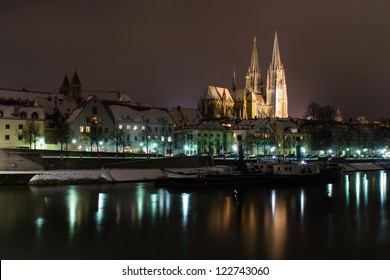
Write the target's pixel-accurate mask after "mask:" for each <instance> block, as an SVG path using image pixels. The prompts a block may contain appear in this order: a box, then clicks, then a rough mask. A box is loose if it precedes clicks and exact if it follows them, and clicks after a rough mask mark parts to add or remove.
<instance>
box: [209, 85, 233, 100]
mask: <svg viewBox="0 0 390 280" xmlns="http://www.w3.org/2000/svg"><path fill="white" fill-rule="evenodd" d="M202 98H203V99H218V100H225V101H233V97H232V95H231V93H230V91H229V89H227V88H222V87H216V86H208V87H207V90H206V92H205V94H204V95H203V97H202Z"/></svg>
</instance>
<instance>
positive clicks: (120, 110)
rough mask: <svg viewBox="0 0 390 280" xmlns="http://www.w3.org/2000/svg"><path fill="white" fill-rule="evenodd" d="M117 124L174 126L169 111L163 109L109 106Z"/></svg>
mask: <svg viewBox="0 0 390 280" xmlns="http://www.w3.org/2000/svg"><path fill="white" fill-rule="evenodd" d="M108 108H109V109H110V111H111V113H112V115H113V117H114V119H115V121H116V122H118V121H123V122H132V123H151V124H163V123H168V124H173V122H172V119H171V116H170V115H169V113H168V111H167V110H165V109H161V108H150V107H135V106H129V105H125V104H124V105H119V104H115V105H108Z"/></svg>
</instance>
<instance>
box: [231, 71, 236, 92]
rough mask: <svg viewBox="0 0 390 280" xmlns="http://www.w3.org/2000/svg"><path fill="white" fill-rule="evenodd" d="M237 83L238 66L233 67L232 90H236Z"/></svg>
mask: <svg viewBox="0 0 390 280" xmlns="http://www.w3.org/2000/svg"><path fill="white" fill-rule="evenodd" d="M236 89H237V83H236V67H234V68H233V81H232V90H233V92H236Z"/></svg>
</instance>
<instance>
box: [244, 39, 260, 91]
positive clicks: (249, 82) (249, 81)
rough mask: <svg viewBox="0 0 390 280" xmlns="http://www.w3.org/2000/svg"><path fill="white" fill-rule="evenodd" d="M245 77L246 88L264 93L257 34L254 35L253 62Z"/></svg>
mask: <svg viewBox="0 0 390 280" xmlns="http://www.w3.org/2000/svg"><path fill="white" fill-rule="evenodd" d="M245 78H246V86H245V89H246V90H250V91H252V92H254V93H258V94H262V86H263V78H262V75H261V69H260V66H259V57H258V53H257V44H256V36H254V37H253V47H252V56H251V63H250V65H249V68H248V72H247V74H246V77H245Z"/></svg>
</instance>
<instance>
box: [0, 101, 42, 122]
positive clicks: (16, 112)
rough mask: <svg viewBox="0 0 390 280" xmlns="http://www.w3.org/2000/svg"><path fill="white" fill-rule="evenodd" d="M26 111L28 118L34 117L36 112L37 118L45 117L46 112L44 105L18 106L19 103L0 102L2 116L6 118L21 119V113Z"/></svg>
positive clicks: (0, 114) (0, 115) (0, 116)
mask: <svg viewBox="0 0 390 280" xmlns="http://www.w3.org/2000/svg"><path fill="white" fill-rule="evenodd" d="M22 112H24V113H26V117H25V118H26V119H32V118H33V116H32V115H33V114H34V113H36V119H39V120H43V119H45V113H44V111H43V108H42V107H31V106H18V105H3V104H0V118H4V119H21V118H24V117H21V113H22Z"/></svg>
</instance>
